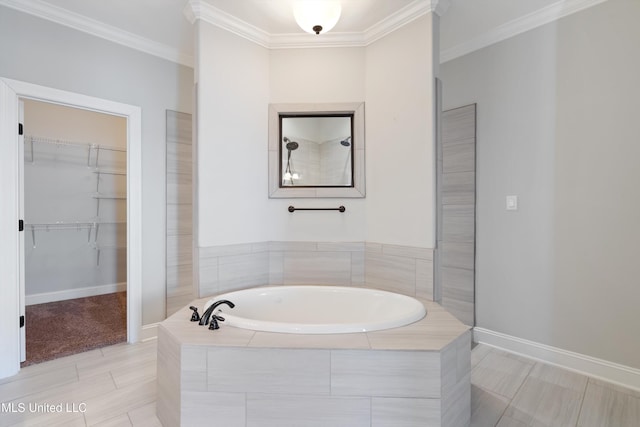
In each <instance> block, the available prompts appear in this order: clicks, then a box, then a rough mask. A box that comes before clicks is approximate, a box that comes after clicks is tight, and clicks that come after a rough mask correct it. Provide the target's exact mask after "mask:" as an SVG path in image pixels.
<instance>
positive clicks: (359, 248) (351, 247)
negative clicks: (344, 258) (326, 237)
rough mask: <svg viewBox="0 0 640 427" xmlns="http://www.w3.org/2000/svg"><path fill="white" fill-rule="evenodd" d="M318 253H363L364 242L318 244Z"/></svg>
mask: <svg viewBox="0 0 640 427" xmlns="http://www.w3.org/2000/svg"><path fill="white" fill-rule="evenodd" d="M316 247H317V250H318V251H319V252H364V242H318V243H317V244H316Z"/></svg>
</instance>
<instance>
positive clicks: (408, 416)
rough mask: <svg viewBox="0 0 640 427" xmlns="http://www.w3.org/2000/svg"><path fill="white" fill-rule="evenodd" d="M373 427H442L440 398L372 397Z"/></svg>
mask: <svg viewBox="0 0 640 427" xmlns="http://www.w3.org/2000/svg"><path fill="white" fill-rule="evenodd" d="M371 426H372V427H440V399H402V398H389V397H374V398H372V399H371Z"/></svg>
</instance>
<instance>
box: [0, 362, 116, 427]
mask: <svg viewBox="0 0 640 427" xmlns="http://www.w3.org/2000/svg"><path fill="white" fill-rule="evenodd" d="M113 390H115V385H114V383H113V380H112V378H111V375H110V374H109V373H104V374H101V375H97V376H95V377H93V378H91V379H89V380H84V381H77V382H71V383H68V384H64V385H60V386H57V387H53V388H49V389H46V390H37V389H34V390H32V393H31V394H29V395H28V396H23V397H20V398H17V399H15V400H13V401H12V402H5V401H3V402H5V403H9V404H11V405H12V407H14V408H19V407H20V405H21V404H22V405H24V409H25V410H24V412H23V413H20V412H12V411H9V412H3V413H2V416H1V417H0V426H7V425H15V424H20V425H42V426H48V425H66V423H69V424H70V425H76V424H77V423H78V420H77V419H78V413H74V412H73V411H76V410H80V404H82V403H84V402H86V399H88V398H91V397H94V396H99V395H101V394H103V393H108V392H110V391H113ZM45 404H47V405H49V407H55V408H57V407H58V405H62V409H63V411H64V412H63V413H55V412H53V413H52V412H47V411H44V410H41V409H40V408H44V406H42V405H45ZM38 405H41V406H38ZM90 409H91V408H87V410H90ZM67 410H70V411H72V412H71V413H67V412H66V411H67ZM80 418H81V420H82V425H84V416H83V415H82V414H81V413H80Z"/></svg>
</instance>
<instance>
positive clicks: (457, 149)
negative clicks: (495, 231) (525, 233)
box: [434, 104, 476, 325]
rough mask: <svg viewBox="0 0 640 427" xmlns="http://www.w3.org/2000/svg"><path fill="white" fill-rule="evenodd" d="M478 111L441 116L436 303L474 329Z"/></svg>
mask: <svg viewBox="0 0 640 427" xmlns="http://www.w3.org/2000/svg"><path fill="white" fill-rule="evenodd" d="M475 117H476V106H475V104H474V105H469V106H466V107H461V108H457V109H453V110H449V111H445V112H444V113H442V138H441V141H439V142H438V150H437V151H438V156H439V157H440V156H442V163H441V164H440V163H438V170H437V186H436V187H437V195H436V198H437V205H438V207H437V212H438V219H437V227H436V230H437V232H436V247H437V250H436V251H437V254H436V257H435V258H436V260H437V262H436V263H435V274H434V277H435V278H436V300H438V301H440V302H441V303H442V305H443V306H444V307H446V308H447V309H448V310H450V311H451V313H452V314H454V315H455V316H456V317H457V318H458V319H460V320H462V321H463V322H465V324H467V325H474V324H475V198H476V195H475V191H476V183H475V175H476V174H475V163H476V158H475V152H476V150H475V145H476V129H475V126H476V119H475Z"/></svg>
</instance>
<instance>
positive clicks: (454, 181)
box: [442, 147, 476, 205]
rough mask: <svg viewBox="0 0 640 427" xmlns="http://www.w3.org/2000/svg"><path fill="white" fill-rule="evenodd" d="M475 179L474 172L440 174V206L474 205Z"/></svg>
mask: <svg viewBox="0 0 640 427" xmlns="http://www.w3.org/2000/svg"><path fill="white" fill-rule="evenodd" d="M469 149H470V147H469ZM475 178H476V174H475V171H471V172H454V173H445V174H442V204H443V205H471V204H474V203H475V202H476V186H475Z"/></svg>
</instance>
